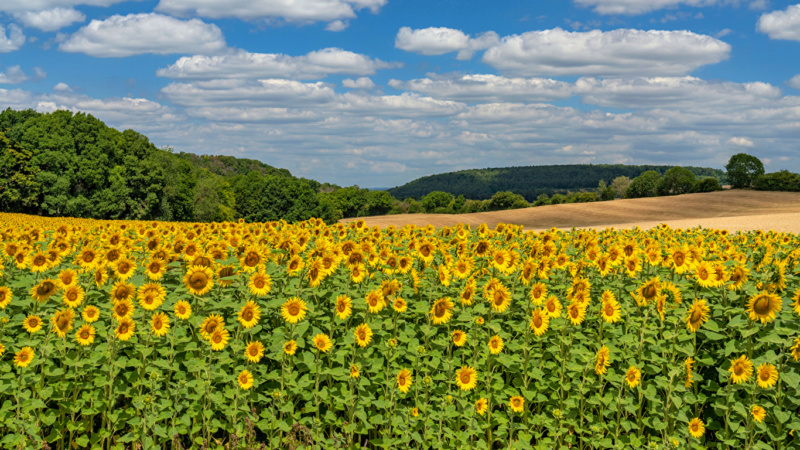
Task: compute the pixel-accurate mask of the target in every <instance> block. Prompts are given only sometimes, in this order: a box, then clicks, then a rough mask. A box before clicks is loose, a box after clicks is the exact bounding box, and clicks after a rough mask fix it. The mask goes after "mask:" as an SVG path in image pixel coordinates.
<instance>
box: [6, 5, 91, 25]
mask: <svg viewBox="0 0 800 450" xmlns="http://www.w3.org/2000/svg"><path fill="white" fill-rule="evenodd" d="M14 17H16V18H17V19H19V21H20V22H22V23H24V24H25V25H26V26H29V27H33V28H38V29H40V30H42V31H56V30H60V29H61V28H64V27H66V26H68V25H72V24H73V23H76V22H83V21H84V20H86V16H84V15H83V13H81V12H80V11H77V10H75V9H73V8H53V9H46V10H43V11H20V12H16V13H14Z"/></svg>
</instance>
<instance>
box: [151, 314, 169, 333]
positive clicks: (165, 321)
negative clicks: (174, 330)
mask: <svg viewBox="0 0 800 450" xmlns="http://www.w3.org/2000/svg"><path fill="white" fill-rule="evenodd" d="M150 330H151V331H152V332H153V334H155V335H156V336H158V337H161V336H164V335H165V334H167V332H168V331H169V317H168V316H167V315H166V314H164V313H163V312H158V313H155V314H153V316H152V317H151V319H150Z"/></svg>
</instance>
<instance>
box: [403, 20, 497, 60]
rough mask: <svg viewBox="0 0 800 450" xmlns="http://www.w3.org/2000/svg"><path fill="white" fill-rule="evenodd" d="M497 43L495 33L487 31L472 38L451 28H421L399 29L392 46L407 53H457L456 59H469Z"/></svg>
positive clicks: (429, 54)
mask: <svg viewBox="0 0 800 450" xmlns="http://www.w3.org/2000/svg"><path fill="white" fill-rule="evenodd" d="M497 41H498V36H497V33H495V32H494V31H489V32H486V33H482V34H479V35H477V36H475V37H474V38H472V37H469V36H468V35H466V34H464V32H462V31H461V30H454V29H452V28H437V27H430V28H423V29H419V30H412V29H411V28H409V27H403V28H400V31H398V32H397V36H396V37H395V39H394V46H395V47H396V48H399V49H401V50H405V51H407V52H414V53H420V54H423V55H428V56H431V55H443V54H445V53H450V52H458V55H457V58H458V59H461V60H465V59H470V58H472V55H473V54H474V53H475V52H476V51H477V50H483V49H485V48H488V47H490V46H492V45H494V44H496V43H497Z"/></svg>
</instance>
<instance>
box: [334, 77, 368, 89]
mask: <svg viewBox="0 0 800 450" xmlns="http://www.w3.org/2000/svg"><path fill="white" fill-rule="evenodd" d="M342 86H344V87H346V88H350V89H372V88H374V87H375V83H373V82H372V80H370V79H369V77H361V78H359V79H357V80H353V79H350V78H345V79H344V80H342Z"/></svg>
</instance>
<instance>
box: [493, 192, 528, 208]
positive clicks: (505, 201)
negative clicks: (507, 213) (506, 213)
mask: <svg viewBox="0 0 800 450" xmlns="http://www.w3.org/2000/svg"><path fill="white" fill-rule="evenodd" d="M529 206H531V205H529V204H528V202H526V201H525V198H524V197H523V196H521V195H519V194H515V193H513V192H508V191H504V192H498V193H496V194H494V195H493V196H492V198H491V200H489V210H490V211H500V210H505V209H519V208H528V207H529Z"/></svg>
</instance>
